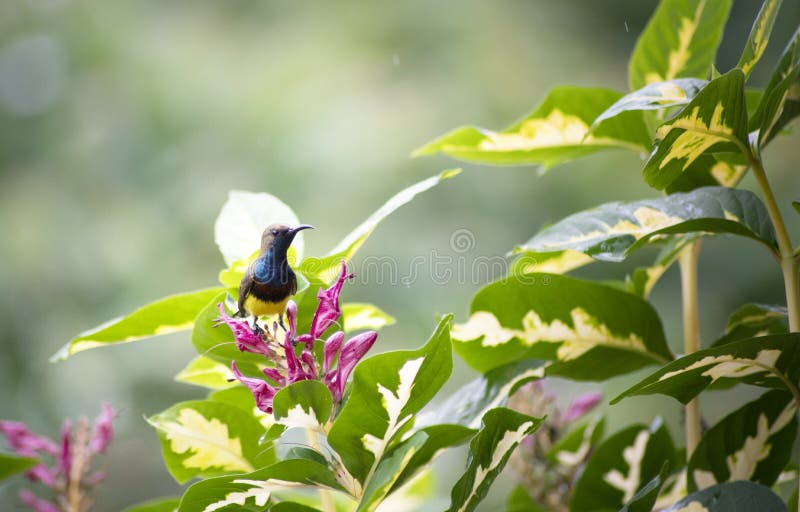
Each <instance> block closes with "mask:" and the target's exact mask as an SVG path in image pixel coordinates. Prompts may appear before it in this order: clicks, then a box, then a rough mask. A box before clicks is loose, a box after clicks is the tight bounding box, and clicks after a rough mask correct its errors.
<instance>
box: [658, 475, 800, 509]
mask: <svg viewBox="0 0 800 512" xmlns="http://www.w3.org/2000/svg"><path fill="white" fill-rule="evenodd" d="M753 511H758V512H788V509H787V508H786V505H785V504H784V503H783V501H781V499H780V498H779V497H778V496H777V495H776V494H775V493H773V492H772V491H771V490H770V489H769V488H768V487H764V486H763V485H759V484H756V483H753V482H747V481H740V482H727V483H724V484H717V485H713V486H711V487H709V488H708V489H704V490H702V491H698V492H693V493H692V494H690V495H688V496H686V497H685V498H683V499H682V500H680V501H679V502H677V503H675V504H674V505H672V506H671V507H669V508H667V509H664V511H663V512H753Z"/></svg>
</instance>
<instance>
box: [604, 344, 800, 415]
mask: <svg viewBox="0 0 800 512" xmlns="http://www.w3.org/2000/svg"><path fill="white" fill-rule="evenodd" d="M798 376H800V333H792V334H779V335H774V336H761V337H758V338H748V339H744V340H739V341H734V342H732V343H728V344H726V345H722V346H718V347H712V348H708V349H705V350H699V351H697V352H694V353H693V354H690V355H688V356H684V357H682V358H680V359H678V360H676V361H673V362H671V363H669V364H667V365H665V366H663V367H661V368H660V369H659V370H658V371H656V372H654V373H652V374H651V375H650V376H648V377H647V378H645V379H644V380H642V381H640V382H639V383H637V384H635V385H634V386H632V387H630V388H628V389H627V390H626V391H624V392H623V393H621V394H620V395H619V396H617V397H616V398H614V399H613V400H612V401H611V403H612V404H614V403H617V402H619V401H620V400H622V399H623V398H625V397H628V396H633V395H652V394H655V393H660V394H663V395H669V396H671V397H673V398H676V399H677V400H679V401H680V402H681V403H684V404H686V403H688V402H689V400H691V399H692V398H694V397H695V396H697V395H698V394H699V393H700V392H701V391H702V390H703V389H705V388H707V387H708V386H709V385H711V384H712V383H713V382H715V381H717V380H718V379H723V378H725V379H737V380H739V381H742V382H746V383H748V384H754V385H757V386H764V387H777V388H782V387H784V386H785V384H784V380H783V379H788V380H789V381H791V382H796V381H797V377H798ZM787 389H788V388H787Z"/></svg>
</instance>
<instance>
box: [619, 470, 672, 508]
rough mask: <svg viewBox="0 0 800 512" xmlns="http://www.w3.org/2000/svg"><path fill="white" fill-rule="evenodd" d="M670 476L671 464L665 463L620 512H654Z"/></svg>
mask: <svg viewBox="0 0 800 512" xmlns="http://www.w3.org/2000/svg"><path fill="white" fill-rule="evenodd" d="M668 474H669V463H668V462H665V463H664V464H663V465H662V466H661V471H660V472H659V474H658V475H656V476H655V477H653V479H652V480H650V481H649V482H647V483H646V484H645V485H643V486H642V487H641V488H640V489H639V490H638V491H637V492H636V494H634V495H633V498H631V500H630V501H628V502H627V503H625V506H624V507H622V508H621V509H619V512H652V510H653V506H654V505H655V504H656V501H657V500H658V495H659V493H660V492H661V488H662V487H664V483H665V481H666V478H667V475H668Z"/></svg>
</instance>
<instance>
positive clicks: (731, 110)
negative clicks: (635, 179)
mask: <svg viewBox="0 0 800 512" xmlns="http://www.w3.org/2000/svg"><path fill="white" fill-rule="evenodd" d="M656 138H657V140H658V142H657V147H656V149H655V151H653V153H652V154H651V155H650V158H649V159H648V161H647V163H646V164H645V167H644V179H645V181H647V183H648V184H649V185H650V186H652V187H654V188H656V189H659V190H661V189H664V188H666V187H667V186H669V185H670V184H671V183H672V182H673V181H675V180H676V179H677V178H678V177H679V176H680V175H681V174H682V173H684V172H685V171H687V169H688V168H689V166H691V165H692V163H694V162H695V161H696V160H697V159H698V158H699V157H700V156H701V155H704V154H709V153H713V152H736V151H740V152H742V153H744V152H745V151H747V147H748V141H747V106H746V104H745V98H744V75H743V74H742V72H741V70H738V69H734V70H732V71H729V72H728V73H726V74H724V75H722V76H721V77H719V78H716V79H714V80H712V81H711V82H709V84H708V85H707V86H706V87H705V88H704V89H703V90H702V91H700V93H698V95H697V96H695V97H694V99H693V100H692V101H691V102H690V103H689V104H688V105H686V107H684V108H683V110H682V111H681V112H680V113H679V114H678V115H677V116H675V117H674V118H672V119H670V120H669V121H667V122H665V123H664V124H662V125H661V126H659V127H658V130H657V131H656Z"/></svg>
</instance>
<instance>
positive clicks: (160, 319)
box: [50, 288, 222, 361]
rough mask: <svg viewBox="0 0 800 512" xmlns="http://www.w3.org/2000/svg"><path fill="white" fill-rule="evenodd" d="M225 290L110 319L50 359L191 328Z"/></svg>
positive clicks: (174, 298)
mask: <svg viewBox="0 0 800 512" xmlns="http://www.w3.org/2000/svg"><path fill="white" fill-rule="evenodd" d="M221 291H222V289H221V288H208V289H205V290H198V291H195V292H188V293H181V294H178V295H171V296H169V297H165V298H163V299H161V300H157V301H155V302H152V303H150V304H148V305H146V306H142V307H141V308H139V309H137V310H136V311H134V312H133V313H131V314H130V315H128V316H125V317H120V318H116V319H114V320H110V321H108V322H106V323H104V324H103V325H99V326H97V327H95V328H94V329H90V330H88V331H86V332H83V333H81V334H79V335H78V336H76V337H75V338H72V340H70V342H69V343H67V344H66V345H64V346H63V347H62V348H61V350H59V351H58V352H56V353H55V354H54V355H53V356H52V357H51V358H50V360H51V361H59V360H63V359H66V358H68V357H69V356H71V355H73V354H75V353H77V352H81V351H83V350H88V349H90V348H95V347H103V346H107V345H111V344H114V343H126V342H129V341H136V340H140V339H143V338H152V337H153V336H159V335H162V334H170V333H173V332H178V331H184V330H187V329H191V328H192V325H194V319H195V317H196V316H197V314H198V313H199V312H200V311H201V310H202V309H203V308H204V307H205V306H206V305H207V304H208V303H209V301H210V300H211V299H213V298H214V297H215V296H216V295H218V294H219V293H220V292H221Z"/></svg>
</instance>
